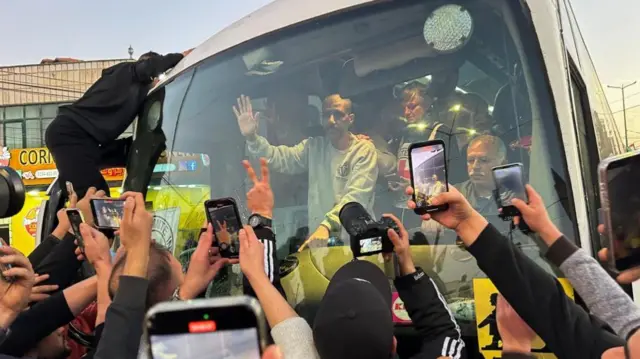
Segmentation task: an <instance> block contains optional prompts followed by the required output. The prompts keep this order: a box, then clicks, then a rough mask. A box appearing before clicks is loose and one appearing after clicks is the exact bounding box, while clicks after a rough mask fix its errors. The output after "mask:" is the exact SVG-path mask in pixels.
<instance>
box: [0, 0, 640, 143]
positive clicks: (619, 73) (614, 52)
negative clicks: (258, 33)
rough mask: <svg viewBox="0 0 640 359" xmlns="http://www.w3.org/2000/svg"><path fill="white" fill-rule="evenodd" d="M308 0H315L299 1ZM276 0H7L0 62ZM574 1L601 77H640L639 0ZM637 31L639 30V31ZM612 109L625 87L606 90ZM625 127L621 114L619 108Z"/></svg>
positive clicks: (196, 26)
mask: <svg viewBox="0 0 640 359" xmlns="http://www.w3.org/2000/svg"><path fill="white" fill-rule="evenodd" d="M300 1H308V0H300ZM269 2H270V0H235V1H231V2H229V1H226V0H185V1H181V2H178V1H175V0H173V1H168V0H155V1H154V0H126V1H125V0H111V1H109V2H97V1H86V0H62V1H51V0H0V9H2V10H1V12H2V21H0V34H2V35H1V36H0V66H7V65H16V64H30V63H38V62H40V60H42V59H43V58H54V57H73V58H78V59H83V60H92V59H106V58H127V57H128V56H129V55H128V53H127V49H128V48H129V45H131V46H133V48H134V51H135V54H134V56H136V55H140V54H142V53H144V52H147V51H149V50H153V51H156V52H159V53H167V52H176V51H183V50H186V49H188V48H191V47H194V46H197V45H199V44H200V43H202V42H203V41H204V40H206V39H207V38H209V37H210V36H211V35H213V34H214V33H216V32H217V31H219V30H221V29H222V28H224V27H225V26H227V25H229V24H231V23H232V22H234V21H236V20H238V19H240V18H242V17H243V16H245V15H247V14H249V13H250V12H252V11H254V10H256V9H258V8H260V7H261V6H263V5H265V4H267V3H269ZM572 3H573V7H574V10H575V13H576V17H577V19H578V23H579V26H580V28H581V30H582V33H583V35H584V38H585V41H586V43H587V45H588V47H589V50H590V52H591V56H592V58H593V61H594V63H595V66H596V69H597V71H598V74H599V75H600V80H601V81H602V83H603V84H604V85H605V86H606V85H620V84H622V83H629V82H633V81H635V80H636V79H638V80H640V64H639V62H638V60H637V59H639V58H640V44H639V43H638V42H637V41H634V40H635V39H634V38H635V37H637V34H638V33H640V22H638V21H635V20H636V17H637V14H638V13H640V1H637V0H615V1H608V2H606V6H603V5H602V4H603V3H602V1H598V0H573V1H572ZM634 35H635V36H634ZM627 93H628V95H629V96H628V101H627V107H633V106H639V107H638V108H635V109H631V110H629V113H628V126H629V129H630V130H631V131H634V132H633V133H631V132H630V133H629V136H630V142H633V141H631V137H632V136H633V137H634V138H635V139H636V140H637V141H639V142H640V84H638V85H636V86H633V87H630V88H629V89H628V92H627ZM606 94H607V98H608V99H609V102H610V104H611V107H612V110H613V111H620V110H621V109H622V102H621V101H620V98H621V94H620V92H619V91H615V90H607V91H606ZM616 116H617V117H616V119H617V120H618V121H617V122H618V124H619V128H620V129H622V113H621V112H618V113H617V114H616Z"/></svg>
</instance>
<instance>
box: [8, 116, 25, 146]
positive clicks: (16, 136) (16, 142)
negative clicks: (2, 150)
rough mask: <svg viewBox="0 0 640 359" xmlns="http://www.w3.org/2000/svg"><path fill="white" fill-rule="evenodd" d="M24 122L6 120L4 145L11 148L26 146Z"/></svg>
mask: <svg viewBox="0 0 640 359" xmlns="http://www.w3.org/2000/svg"><path fill="white" fill-rule="evenodd" d="M22 125H23V122H22V121H16V122H5V123H4V145H5V146H7V147H9V148H24V141H23V136H22V135H23V132H24V130H23V126H22Z"/></svg>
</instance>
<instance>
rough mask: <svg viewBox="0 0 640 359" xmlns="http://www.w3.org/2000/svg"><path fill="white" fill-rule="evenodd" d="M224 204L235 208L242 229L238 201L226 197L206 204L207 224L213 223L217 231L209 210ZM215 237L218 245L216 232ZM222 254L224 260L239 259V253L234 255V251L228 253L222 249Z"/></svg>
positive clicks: (211, 200)
mask: <svg viewBox="0 0 640 359" xmlns="http://www.w3.org/2000/svg"><path fill="white" fill-rule="evenodd" d="M224 203H228V205H231V206H233V210H234V212H235V216H236V218H237V219H238V224H239V225H240V227H242V217H240V212H239V210H238V205H237V203H236V201H235V200H234V199H233V198H231V197H226V198H217V199H210V200H207V201H205V202H204V208H205V215H206V216H207V222H209V223H211V224H212V225H213V226H214V229H215V224H214V223H213V218H211V213H209V208H211V207H213V208H216V207H218V206H217V205H218V204H224ZM213 236H214V238H215V239H216V243H218V238H217V237H216V232H215V230H214V232H213ZM220 254H221V255H222V257H223V258H238V256H239V253H235V254H234V253H233V252H232V251H227V250H223V249H222V248H220Z"/></svg>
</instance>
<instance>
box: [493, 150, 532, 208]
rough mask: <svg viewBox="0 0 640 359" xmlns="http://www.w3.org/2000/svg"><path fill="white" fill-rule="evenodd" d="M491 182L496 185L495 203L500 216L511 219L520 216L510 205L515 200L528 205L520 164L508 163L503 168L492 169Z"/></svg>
mask: <svg viewBox="0 0 640 359" xmlns="http://www.w3.org/2000/svg"><path fill="white" fill-rule="evenodd" d="M491 172H492V173H493V181H494V182H495V184H496V192H495V196H496V202H497V205H498V208H501V209H502V215H503V216H507V217H513V216H518V215H520V212H519V211H518V209H517V208H516V207H514V206H513V205H512V204H511V201H512V200H513V199H515V198H517V199H520V200H523V201H525V202H526V203H529V197H528V196H527V190H526V188H525V187H524V185H525V183H524V175H523V173H524V172H523V167H522V163H509V164H506V165H503V166H497V167H493V168H492V169H491Z"/></svg>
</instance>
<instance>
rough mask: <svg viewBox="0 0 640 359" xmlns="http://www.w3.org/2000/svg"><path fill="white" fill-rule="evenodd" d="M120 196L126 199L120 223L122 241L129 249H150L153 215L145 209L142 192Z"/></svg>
mask: <svg viewBox="0 0 640 359" xmlns="http://www.w3.org/2000/svg"><path fill="white" fill-rule="evenodd" d="M120 198H121V199H124V200H125V202H124V214H123V216H122V222H121V223H120V232H119V234H120V243H122V245H123V246H124V247H125V248H126V249H127V251H131V250H134V249H145V250H148V249H149V245H150V244H151V228H152V226H153V215H152V214H151V213H149V212H148V211H147V210H146V209H145V206H144V197H143V196H142V193H137V192H126V193H124V194H123V195H122V196H121V197H120Z"/></svg>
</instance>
